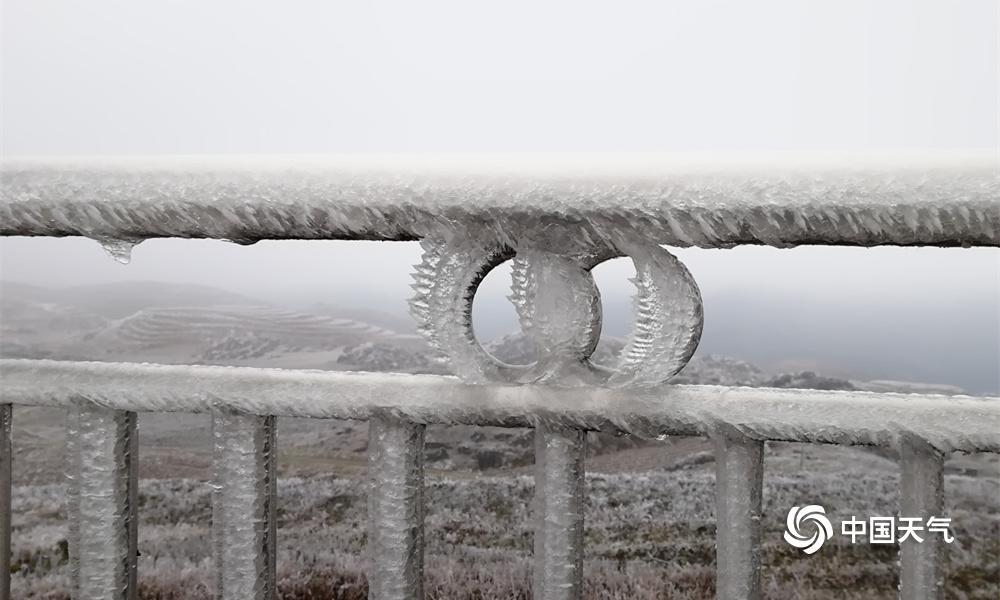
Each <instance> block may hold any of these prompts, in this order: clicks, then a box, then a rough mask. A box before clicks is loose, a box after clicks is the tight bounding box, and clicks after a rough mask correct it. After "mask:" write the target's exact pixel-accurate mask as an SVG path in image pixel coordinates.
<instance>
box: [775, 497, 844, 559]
mask: <svg viewBox="0 0 1000 600" xmlns="http://www.w3.org/2000/svg"><path fill="white" fill-rule="evenodd" d="M810 522H811V523H813V525H814V526H815V529H814V530H813V532H812V535H807V534H806V533H803V526H805V527H808V526H809V523H810ZM831 537H833V526H832V525H831V524H830V519H827V518H826V510H825V509H824V508H823V507H822V506H819V505H816V504H809V505H808V506H793V507H792V509H791V510H789V511H788V518H787V519H786V520H785V541H786V542H788V543H789V544H791V545H792V546H794V547H796V548H798V549H799V550H802V551H803V552H805V553H806V554H812V553H813V552H816V551H817V550H819V549H820V548H822V547H823V544H824V543H825V542H826V540H828V539H830V538H831Z"/></svg>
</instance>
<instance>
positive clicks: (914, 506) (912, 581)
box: [899, 436, 944, 600]
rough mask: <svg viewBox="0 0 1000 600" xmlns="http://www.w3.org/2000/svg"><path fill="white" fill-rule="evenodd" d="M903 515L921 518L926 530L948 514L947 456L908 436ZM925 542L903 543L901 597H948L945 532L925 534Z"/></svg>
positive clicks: (903, 447)
mask: <svg viewBox="0 0 1000 600" xmlns="http://www.w3.org/2000/svg"><path fill="white" fill-rule="evenodd" d="M899 458H900V467H901V471H902V473H901V477H900V482H899V483H900V494H899V496H900V506H899V516H900V517H901V518H902V517H906V518H919V519H920V521H919V523H920V524H921V525H922V526H924V527H926V526H927V519H929V518H930V517H938V518H941V517H942V516H943V515H944V475H943V468H944V457H943V455H942V454H941V452H940V451H938V450H937V449H936V448H934V447H933V446H931V445H930V444H928V443H927V442H926V441H924V440H921V439H917V438H915V437H913V436H907V437H906V438H905V439H903V440H902V441H901V443H900V447H899ZM920 537H921V538H922V539H923V541H922V542H917V541H916V540H915V539H913V538H908V539H906V540H905V541H902V542H900V544H899V562H900V565H899V597H900V598H905V599H906V600H937V599H939V598H943V597H944V581H943V579H944V574H943V572H942V569H941V550H942V548H943V544H944V541H943V536H942V534H941V533H935V532H929V531H926V530H925V531H923V532H921V533H920Z"/></svg>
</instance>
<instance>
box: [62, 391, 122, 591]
mask: <svg viewBox="0 0 1000 600" xmlns="http://www.w3.org/2000/svg"><path fill="white" fill-rule="evenodd" d="M78 411H79V422H78V430H77V432H76V433H75V434H74V435H73V436H71V437H75V446H76V452H77V455H78V457H79V459H78V461H74V463H75V464H76V465H77V466H79V471H78V473H77V475H76V479H75V483H74V484H75V485H76V486H78V490H79V492H78V494H79V495H78V499H76V500H75V502H76V503H77V517H78V519H79V522H78V531H77V533H76V535H77V536H78V538H77V540H76V547H77V550H78V555H79V559H78V560H79V586H80V587H79V597H80V598H81V599H84V600H90V599H95V600H96V599H97V598H110V599H113V600H132V599H134V598H137V597H138V589H137V587H136V586H135V585H134V582H135V571H136V559H137V551H136V545H135V542H136V539H137V530H136V527H137V523H136V516H137V515H136V504H135V498H136V492H135V489H134V488H135V484H136V481H135V474H136V466H135V464H134V463H135V461H136V460H137V458H138V456H137V454H136V452H135V448H136V446H135V444H136V440H135V437H136V413H134V412H128V411H120V410H113V409H109V408H104V407H100V406H96V405H92V404H82V405H80V406H79V408H78ZM71 458H72V457H71ZM73 501H74V500H72V499H71V502H73Z"/></svg>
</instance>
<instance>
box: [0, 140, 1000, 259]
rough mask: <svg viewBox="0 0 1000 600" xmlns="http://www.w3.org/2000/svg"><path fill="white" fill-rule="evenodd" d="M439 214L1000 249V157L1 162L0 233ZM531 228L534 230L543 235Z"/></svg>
mask: <svg viewBox="0 0 1000 600" xmlns="http://www.w3.org/2000/svg"><path fill="white" fill-rule="evenodd" d="M442 224H444V225H447V226H448V227H449V228H451V227H457V228H459V229H465V230H469V231H474V230H478V231H483V232H494V233H495V234H497V237H499V238H501V239H511V240H514V239H516V240H519V241H524V242H527V241H535V242H544V241H545V238H546V237H547V231H546V227H545V225H547V224H557V225H561V226H571V227H572V228H573V229H574V231H576V233H577V235H578V236H579V237H581V238H588V239H599V238H613V237H615V236H624V237H625V238H628V237H629V236H633V235H635V232H637V231H638V232H641V234H642V237H643V238H644V239H646V240H648V241H650V242H652V243H656V244H666V245H669V246H675V247H684V246H700V247H705V248H725V247H731V246H734V245H737V244H767V245H772V246H779V247H787V246H794V245H797V244H841V245H860V246H874V245H881V244H892V245H939V246H972V245H979V246H997V245H1000V168H998V164H997V158H996V155H995V153H990V152H979V153H956V152H943V153H904V154H895V155H888V154H864V153H853V154H851V155H847V156H845V155H840V156H821V155H802V154H797V155H794V156H791V155H770V154H750V155H742V156H725V155H715V156H705V157H699V156H685V155H642V154H638V155H619V156H601V155H595V156H588V157H580V156H559V155H544V156H534V155H530V154H529V155H513V156H477V157H470V156H465V157H460V156H437V157H435V156H409V157H405V156H404V157H400V156H395V157H393V156H365V157H350V156H346V157H319V158H295V157H258V158H199V159H184V158H149V159H129V160H110V159H82V158H80V159H41V160H28V159H16V158H10V159H6V160H4V161H2V162H0V235H50V236H66V235H81V236H86V237H90V238H93V239H98V240H105V239H107V240H114V239H128V240H135V241H138V240H142V239H146V238H151V237H184V238H186V237H199V238H213V239H229V240H240V241H241V242H252V241H253V240H260V239H374V240H416V239H423V238H425V237H428V236H429V235H430V234H432V233H433V232H435V231H436V230H438V229H440V227H441V226H442ZM531 238H537V239H534V240H532V239H531Z"/></svg>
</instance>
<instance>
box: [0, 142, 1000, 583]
mask: <svg viewBox="0 0 1000 600" xmlns="http://www.w3.org/2000/svg"><path fill="white" fill-rule="evenodd" d="M0 177H2V182H0V183H2V186H0V234H3V235H46V236H66V235H82V236H87V237H90V238H93V239H95V240H97V241H99V242H101V243H102V244H104V245H105V247H106V248H108V249H109V250H110V251H112V253H113V254H115V255H116V256H118V257H120V258H124V257H125V256H127V252H128V248H129V247H130V246H131V245H133V244H135V243H138V242H141V241H142V240H144V239H147V238H150V237H187V238H191V237H207V238H218V239H227V240H232V241H235V242H238V243H252V242H254V241H257V240H261V239H289V238H298V239H378V240H420V241H421V244H422V246H423V248H424V258H423V260H422V262H421V263H420V264H419V265H417V266H416V268H415V274H414V290H415V295H414V297H413V299H412V301H411V309H412V313H413V315H414V317H415V318H416V319H417V321H418V323H419V326H420V330H421V331H422V332H423V333H424V334H425V335H426V336H427V337H428V339H429V340H430V341H431V342H432V343H433V344H434V345H435V346H436V347H437V348H438V349H440V350H441V351H442V352H443V353H444V355H445V356H447V357H448V359H449V361H450V365H451V367H452V370H453V371H454V373H455V375H457V378H452V377H440V376H423V375H381V374H380V375H377V374H371V373H320V372H309V371H292V370H266V369H247V368H220V367H179V366H159V365H137V364H112V363H77V362H54V361H32V360H13V359H8V360H2V361H0V375H2V377H3V384H2V388H0V403H3V404H0V406H2V408H0V416H2V426H3V427H2V428H0V432H2V439H0V484H2V485H0V495H2V497H3V500H4V503H3V506H4V507H6V508H5V509H4V510H0V560H2V559H5V560H8V561H9V544H10V510H9V506H10V504H9V490H10V420H11V411H10V405H11V404H13V403H26V404H45V405H58V406H66V407H67V408H68V414H69V418H68V425H69V426H68V432H69V435H68V436H67V439H68V442H67V445H68V452H67V462H68V465H67V467H68V468H67V474H68V478H67V481H68V493H67V508H68V512H69V514H70V515H71V517H72V518H71V519H70V549H71V562H72V564H73V568H72V574H73V576H72V579H73V580H72V591H73V593H74V595H75V596H76V597H79V598H88V599H89V598H133V597H135V595H136V593H137V588H136V539H137V538H136V522H137V521H136V511H137V507H136V503H135V490H136V482H135V478H136V465H137V459H136V431H135V423H136V413H137V412H139V411H195V412H210V413H211V414H212V419H213V435H214V439H215V456H214V460H213V462H214V466H215V486H216V487H215V489H216V492H215V495H214V500H213V536H214V540H213V545H214V556H215V565H216V573H217V586H216V587H217V589H216V591H217V594H218V596H219V597H221V598H239V599H243V598H268V597H271V596H273V594H274V589H275V580H274V577H275V575H274V560H275V536H276V535H278V534H279V532H277V531H276V526H275V516H274V515H275V506H276V502H278V501H279V499H277V498H276V497H275V464H274V456H275V453H274V452H275V437H274V419H275V417H276V416H300V417H303V416H304V417H314V418H348V419H367V420H369V421H370V423H371V427H370V443H369V467H370V469H369V471H370V477H369V480H370V487H369V495H368V498H369V499H368V502H369V504H368V508H369V511H368V512H369V522H370V527H369V536H368V541H369V547H370V554H371V568H370V571H369V576H368V581H369V587H370V590H371V591H370V596H371V597H372V598H386V599H396V598H419V597H421V596H422V579H423V536H424V532H423V435H424V427H425V426H426V425H427V424H429V423H446V424H448V423H452V424H470V425H500V426H511V427H523V426H527V427H533V428H535V429H536V436H535V437H536V465H537V466H536V486H535V489H536V492H535V503H534V509H535V574H534V581H533V587H534V595H535V597H537V598H546V599H561V598H567V599H570V598H579V597H580V595H581V591H582V580H583V577H582V565H583V555H584V548H583V519H584V514H583V513H584V501H583V499H584V493H585V490H584V487H583V486H584V483H583V472H584V464H583V457H584V445H585V442H584V440H585V437H584V435H585V432H586V431H612V432H626V433H630V434H633V435H637V436H645V437H653V438H658V437H662V436H664V435H696V436H708V437H711V438H713V439H714V440H715V442H716V463H717V519H718V522H719V523H724V524H725V526H724V527H718V528H717V530H718V533H717V547H718V552H717V557H718V568H717V572H718V576H717V594H718V596H719V597H720V598H756V597H759V595H760V568H761V567H760V556H759V547H760V537H761V528H760V513H761V489H762V477H763V469H762V464H763V462H762V457H763V452H764V442H765V441H767V440H790V441H802V442H810V443H834V444H869V445H882V446H893V447H896V448H897V449H899V451H900V461H901V467H902V493H901V499H902V500H901V504H902V506H901V507H900V510H901V513H905V514H907V515H912V516H919V517H924V518H926V517H929V516H932V515H940V514H941V512H942V508H943V479H942V464H943V460H944V457H945V456H946V455H947V454H948V453H951V452H956V451H960V452H972V451H990V452H997V451H1000V400H998V399H996V398H968V397H941V396H928V395H897V394H868V393H850V392H819V391H806V390H769V389H746V388H720V387H713V386H681V385H673V384H670V383H669V379H670V378H671V377H672V376H673V375H674V374H675V373H676V372H677V371H678V370H680V369H681V368H682V367H683V366H684V364H685V363H686V362H687V360H688V359H689V358H690V356H691V354H692V353H693V352H694V349H695V347H696V345H697V343H698V339H699V337H700V334H701V328H702V318H703V315H702V305H701V297H700V294H699V292H698V288H697V285H696V284H695V282H694V279H693V278H692V277H691V274H690V273H689V272H688V271H687V269H686V268H685V267H684V265H683V264H681V263H680V262H679V261H678V260H677V259H676V258H675V257H674V256H673V255H672V254H671V253H670V252H668V251H667V250H666V249H664V248H663V247H662V246H661V244H662V245H670V246H701V247H708V248H719V247H730V246H734V245H738V244H768V245H772V246H782V247H784V246H793V245H797V244H833V245H860V246H874V245H904V246H916V245H935V246H975V245H979V246H1000V169H998V164H997V159H996V156H995V155H988V154H975V153H972V154H970V153H964V154H963V153H950V154H937V155H931V154H910V155H895V156H887V155H881V156H862V155H853V156H851V157H848V158H843V157H840V158H835V157H817V156H812V157H794V158H790V157H788V156H774V155H772V156H761V155H756V156H753V157H691V156H627V155H626V156H616V157H601V156H576V157H573V156H569V157H567V156H524V155H522V156H518V157H497V156H481V157H441V156H437V157H377V156H369V157H339V158H337V157H332V158H298V159H288V158H280V159H272V158H253V159H218V158H180V159H150V160H146V159H89V160H48V159H45V160H41V159H32V160H28V159H26V160H10V161H6V162H4V163H2V167H0ZM618 256H628V257H630V258H631V259H632V261H633V263H634V264H635V267H636V279H635V283H636V288H637V298H636V320H635V325H634V328H633V332H632V334H631V335H630V336H629V339H628V342H627V344H626V347H625V349H624V350H623V352H622V354H621V356H620V357H619V361H618V364H617V365H616V366H615V367H614V368H609V367H607V366H603V365H599V364H595V363H594V362H592V361H591V360H590V356H591V354H592V353H593V351H594V347H595V346H596V343H597V339H598V337H599V335H600V329H601V305H600V295H599V293H598V291H597V288H596V286H595V285H594V282H593V278H592V277H591V275H590V272H591V270H592V269H593V268H594V267H595V266H596V265H598V264H600V263H601V262H603V261H605V260H608V259H610V258H614V257H618ZM508 259H512V260H513V278H512V279H513V286H512V295H511V300H512V302H513V303H514V306H515V308H516V309H517V312H518V315H519V317H520V321H521V326H522V329H523V330H524V332H525V334H526V335H527V336H528V338H529V339H531V340H532V341H533V342H534V345H535V346H536V349H537V351H538V352H537V355H538V357H539V358H538V360H537V361H536V362H535V363H533V364H531V365H526V366H516V365H508V364H504V363H501V362H499V361H498V360H496V359H495V358H494V357H492V356H491V355H489V354H488V353H487V352H485V351H484V350H483V348H482V347H481V345H480V344H479V343H478V341H477V340H476V338H475V333H474V332H473V330H472V325H471V306H472V299H473V297H474V295H475V293H476V290H477V288H478V285H479V283H480V282H481V281H482V279H483V277H484V276H485V275H486V273H487V272H489V270H490V269H492V268H493V267H494V266H496V265H497V264H499V263H500V262H503V261H505V260H508ZM900 555H901V581H900V594H901V596H902V597H904V598H908V599H909V598H915V599H921V598H937V597H940V596H941V594H942V589H943V587H942V585H943V584H942V571H941V566H940V565H941V548H940V547H939V546H938V545H937V544H936V542H935V541H933V540H931V539H928V540H925V542H924V543H923V544H919V545H918V544H914V543H912V541H911V542H910V543H907V542H903V543H902V544H901V548H900ZM0 573H4V575H3V576H2V578H0V591H2V592H3V593H4V594H7V593H8V592H7V590H8V586H9V582H8V580H7V578H8V577H9V573H7V570H6V569H0Z"/></svg>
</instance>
